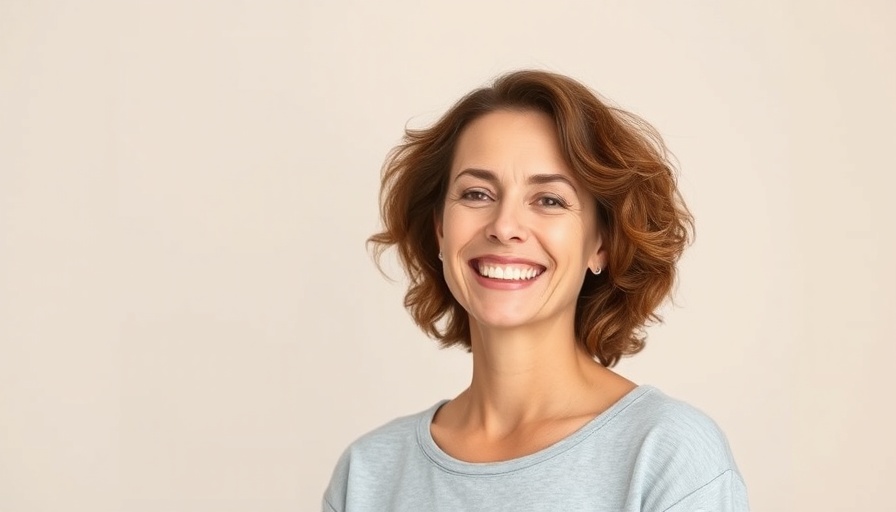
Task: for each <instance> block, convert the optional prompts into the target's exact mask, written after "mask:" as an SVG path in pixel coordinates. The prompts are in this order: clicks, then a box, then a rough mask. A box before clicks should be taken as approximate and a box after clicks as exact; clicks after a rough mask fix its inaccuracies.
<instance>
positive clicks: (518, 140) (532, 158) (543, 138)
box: [451, 110, 573, 179]
mask: <svg viewBox="0 0 896 512" xmlns="http://www.w3.org/2000/svg"><path fill="white" fill-rule="evenodd" d="M452 163H453V165H452V169H451V174H452V179H453V178H454V177H455V176H457V175H458V174H460V173H461V172H462V171H463V170H464V169H469V168H474V169H483V170H487V171H490V172H493V173H495V174H498V175H507V177H508V178H510V177H513V176H516V177H525V176H527V175H530V174H543V173H550V174H562V175H565V176H567V177H572V176H573V175H572V173H571V172H570V169H569V168H568V166H567V164H566V160H565V158H564V155H563V152H562V150H561V148H560V139H559V137H558V136H557V132H556V127H555V125H554V122H553V120H552V119H551V118H550V116H548V115H547V114H544V113H541V112H538V111H534V110H525V111H511V110H499V111H495V112H491V113H489V114H485V115H483V116H482V117H480V118H478V119H476V120H474V121H472V122H471V123H470V124H469V125H468V126H467V127H466V128H465V129H464V130H463V132H461V134H460V137H459V138H458V141H457V146H456V147H455V151H454V158H453V162H452Z"/></svg>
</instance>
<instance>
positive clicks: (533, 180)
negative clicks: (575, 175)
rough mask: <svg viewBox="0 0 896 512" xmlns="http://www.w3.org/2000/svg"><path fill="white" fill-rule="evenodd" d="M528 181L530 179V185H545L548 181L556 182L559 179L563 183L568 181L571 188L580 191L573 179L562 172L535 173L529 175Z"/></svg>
mask: <svg viewBox="0 0 896 512" xmlns="http://www.w3.org/2000/svg"><path fill="white" fill-rule="evenodd" d="M526 181H528V182H529V184H530V185H544V184H546V183H556V182H558V181H559V182H561V183H566V184H567V185H569V187H570V188H572V189H573V190H575V191H576V192H578V189H577V188H576V186H575V185H574V184H573V182H572V180H570V179H569V178H567V177H566V176H564V175H562V174H533V175H532V176H529V179H528V180H526Z"/></svg>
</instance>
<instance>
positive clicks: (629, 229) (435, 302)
mask: <svg viewBox="0 0 896 512" xmlns="http://www.w3.org/2000/svg"><path fill="white" fill-rule="evenodd" d="M502 109H503V110H535V111H539V112H543V113H545V114H547V115H549V116H550V117H551V118H552V119H553V120H554V122H555V124H556V127H557V133H558V135H559V139H560V144H561V151H562V153H563V154H564V157H565V159H566V163H567V164H568V165H569V168H570V169H571V170H572V172H573V174H574V176H575V177H576V179H577V180H578V181H579V183H581V184H582V185H583V186H584V187H585V188H586V189H587V190H588V191H589V192H590V193H591V194H592V195H593V196H594V198H595V199H596V202H597V205H598V206H597V212H598V213H597V215H598V226H599V229H601V231H602V234H603V240H604V244H605V246H606V247H607V257H608V258H607V268H606V271H605V272H603V273H601V274H599V275H592V274H590V273H587V274H588V275H587V277H586V278H585V281H584V283H583V285H582V289H581V291H580V293H579V298H578V301H577V304H576V315H575V335H576V339H577V340H578V342H579V343H581V344H582V346H583V347H584V348H585V349H586V350H587V351H588V353H589V354H591V356H592V357H595V358H597V359H598V360H599V361H600V362H601V364H603V365H604V366H606V367H612V366H614V365H615V364H616V363H617V362H619V359H620V358H621V357H622V356H628V355H632V354H635V353H637V352H639V351H641V350H642V349H643V348H644V343H645V339H646V334H645V332H644V327H645V326H646V325H647V324H648V323H651V322H660V321H661V320H662V319H661V318H660V317H659V315H657V313H656V309H657V308H658V307H659V305H660V304H661V303H662V302H663V301H664V300H665V299H666V297H667V296H669V294H670V292H671V290H672V286H673V284H674V282H675V276H676V263H677V261H678V259H679V257H680V256H681V253H682V251H683V250H684V247H685V246H686V245H687V244H688V242H689V240H690V239H691V236H692V234H693V217H692V216H691V214H690V212H689V211H688V209H687V207H686V206H685V204H684V201H683V200H682V198H681V195H680V193H679V191H678V188H677V186H676V178H675V175H674V173H673V167H672V165H671V164H670V162H669V158H668V155H667V151H666V148H665V146H664V144H663V142H662V139H661V138H660V136H659V134H658V133H657V132H656V130H655V129H654V128H652V127H651V126H650V125H649V124H647V123H646V122H645V121H643V120H642V119H640V118H638V117H637V116H635V115H633V114H631V113H628V112H625V111H623V110H621V109H618V108H615V107H612V106H608V105H606V104H605V103H604V102H602V101H601V100H600V99H598V97H597V96H596V95H595V94H594V93H592V92H591V91H590V90H589V89H588V88H586V87H585V86H583V85H582V84H580V83H579V82H577V81H575V80H573V79H571V78H568V77H566V76H563V75H559V74H555V73H550V72H545V71H532V70H524V71H517V72H513V73H509V74H506V75H504V76H501V77H499V78H498V79H497V80H496V81H495V82H494V84H493V85H492V86H491V87H484V88H480V89H476V90H474V91H472V92H471V93H469V94H467V95H466V96H464V97H463V98H462V99H461V100H460V101H458V102H457V103H456V104H455V105H454V106H453V107H452V108H451V109H450V110H449V111H448V112H447V113H446V114H444V115H443V116H442V118H441V119H439V120H438V121H437V122H436V123H435V124H434V125H432V126H431V127H429V128H426V129H406V130H405V137H404V140H403V143H402V144H400V145H399V146H397V147H396V148H394V149H393V150H392V151H391V152H390V153H389V155H388V157H387V158H386V162H385V164H384V166H383V171H382V172H383V174H382V188H381V191H380V205H381V214H382V220H383V231H382V232H380V233H377V234H375V235H373V236H371V237H370V238H369V240H368V242H370V243H372V244H373V245H374V249H375V251H374V252H375V257H376V261H377V263H378V264H379V261H380V257H381V256H382V253H383V252H384V251H385V250H386V249H387V248H389V247H391V246H395V247H396V248H397V250H398V255H399V258H400V260H401V263H402V265H403V267H404V270H405V272H406V273H407V276H408V278H409V280H410V285H409V288H408V291H407V294H406V295H405V300H404V305H405V307H406V308H407V309H408V311H409V312H410V313H411V315H412V316H413V318H414V321H415V322H416V323H417V325H419V326H420V327H421V328H422V329H423V330H424V332H426V333H427V334H428V335H429V336H431V337H433V338H435V339H437V340H439V341H440V342H441V344H442V345H443V346H446V347H447V346H452V345H462V346H465V347H466V348H467V350H469V349H470V347H471V344H470V324H469V318H468V315H467V312H466V311H465V310H464V309H463V308H462V307H461V305H460V304H459V303H458V302H457V300H455V298H454V297H453V296H452V294H451V292H450V291H449V289H448V285H447V284H446V282H445V279H444V276H443V274H442V265H441V262H440V261H439V258H438V250H439V249H438V243H437V235H436V230H435V222H434V219H435V218H436V216H437V215H440V214H441V210H442V208H443V206H444V201H445V194H446V189H447V186H448V179H449V173H450V169H451V164H452V159H453V156H454V150H455V146H456V144H457V140H458V137H459V136H460V133H461V132H462V131H463V129H464V127H466V126H467V125H468V124H469V123H470V122H471V121H473V120H475V119H477V118H479V117H481V116H483V115H484V114H487V113H489V112H493V111H496V110H502Z"/></svg>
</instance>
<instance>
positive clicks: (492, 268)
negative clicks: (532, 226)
mask: <svg viewBox="0 0 896 512" xmlns="http://www.w3.org/2000/svg"><path fill="white" fill-rule="evenodd" d="M470 266H471V267H473V270H475V271H476V272H478V273H479V275H480V276H482V277H487V278H489V279H496V280H501V281H528V280H531V279H535V278H536V277H538V276H539V275H541V274H542V272H544V271H545V268H544V267H542V266H540V265H533V264H528V263H518V262H514V263H498V262H495V261H488V260H483V259H475V260H472V261H470Z"/></svg>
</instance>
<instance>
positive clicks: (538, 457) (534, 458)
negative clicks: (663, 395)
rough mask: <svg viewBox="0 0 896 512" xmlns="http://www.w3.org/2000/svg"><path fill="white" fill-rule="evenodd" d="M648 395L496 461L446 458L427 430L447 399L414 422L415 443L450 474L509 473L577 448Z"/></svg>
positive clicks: (626, 398) (641, 390)
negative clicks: (552, 440) (543, 445)
mask: <svg viewBox="0 0 896 512" xmlns="http://www.w3.org/2000/svg"><path fill="white" fill-rule="evenodd" d="M650 392H657V390H656V388H654V387H653V386H649V385H640V386H637V387H636V388H634V389H632V390H631V391H629V392H628V393H626V394H625V395H623V397H622V398H620V399H619V400H617V401H616V403H614V404H613V405H611V406H610V407H609V408H607V410H605V411H604V412H602V413H600V414H598V415H597V416H595V417H594V418H592V419H591V420H589V421H588V423H585V424H584V425H582V427H580V428H579V429H578V430H576V431H575V432H573V433H572V434H570V435H568V436H566V437H564V438H563V439H561V440H559V441H557V442H556V443H554V444H552V445H550V446H548V447H546V448H543V449H541V450H539V451H537V452H535V453H530V454H529V455H523V456H522V457H517V458H515V459H509V460H502V461H496V462H467V461H463V460H460V459H457V458H454V457H452V456H451V455H448V453H446V452H445V451H444V450H442V449H441V448H440V447H439V445H437V444H436V442H435V439H433V437H432V431H431V430H430V427H431V426H432V420H433V418H434V417H435V414H436V411H438V410H439V408H440V407H441V406H443V405H444V404H446V403H448V402H449V400H447V399H445V400H440V401H439V402H437V403H436V404H435V405H433V406H432V407H430V408H429V409H428V410H427V411H425V412H424V414H423V415H422V416H421V417H420V420H419V421H418V422H417V443H418V444H419V445H420V448H421V449H422V450H423V453H424V454H425V455H426V457H427V458H429V460H430V461H431V462H432V463H433V464H435V465H436V466H438V467H440V468H442V469H443V470H445V471H448V472H450V473H456V474H461V475H479V476H487V475H497V474H502V473H511V472H514V471H519V470H522V469H525V468H528V467H531V466H534V465H536V464H540V463H542V462H544V461H546V460H548V459H551V458H553V457H556V456H557V455H560V454H561V453H563V452H565V451H567V450H569V449H570V448H572V447H574V446H576V445H577V444H579V443H581V442H582V441H584V440H585V439H586V438H588V437H589V436H591V435H592V434H593V433H594V432H596V431H598V430H600V429H601V428H602V427H603V426H604V425H606V424H607V423H608V422H609V421H610V420H612V419H613V418H614V417H616V416H617V415H618V414H619V413H621V412H622V411H624V410H625V409H626V408H627V407H628V406H629V405H631V404H632V403H634V402H635V401H637V400H638V399H639V398H641V397H642V396H644V395H645V394H647V393H650Z"/></svg>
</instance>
